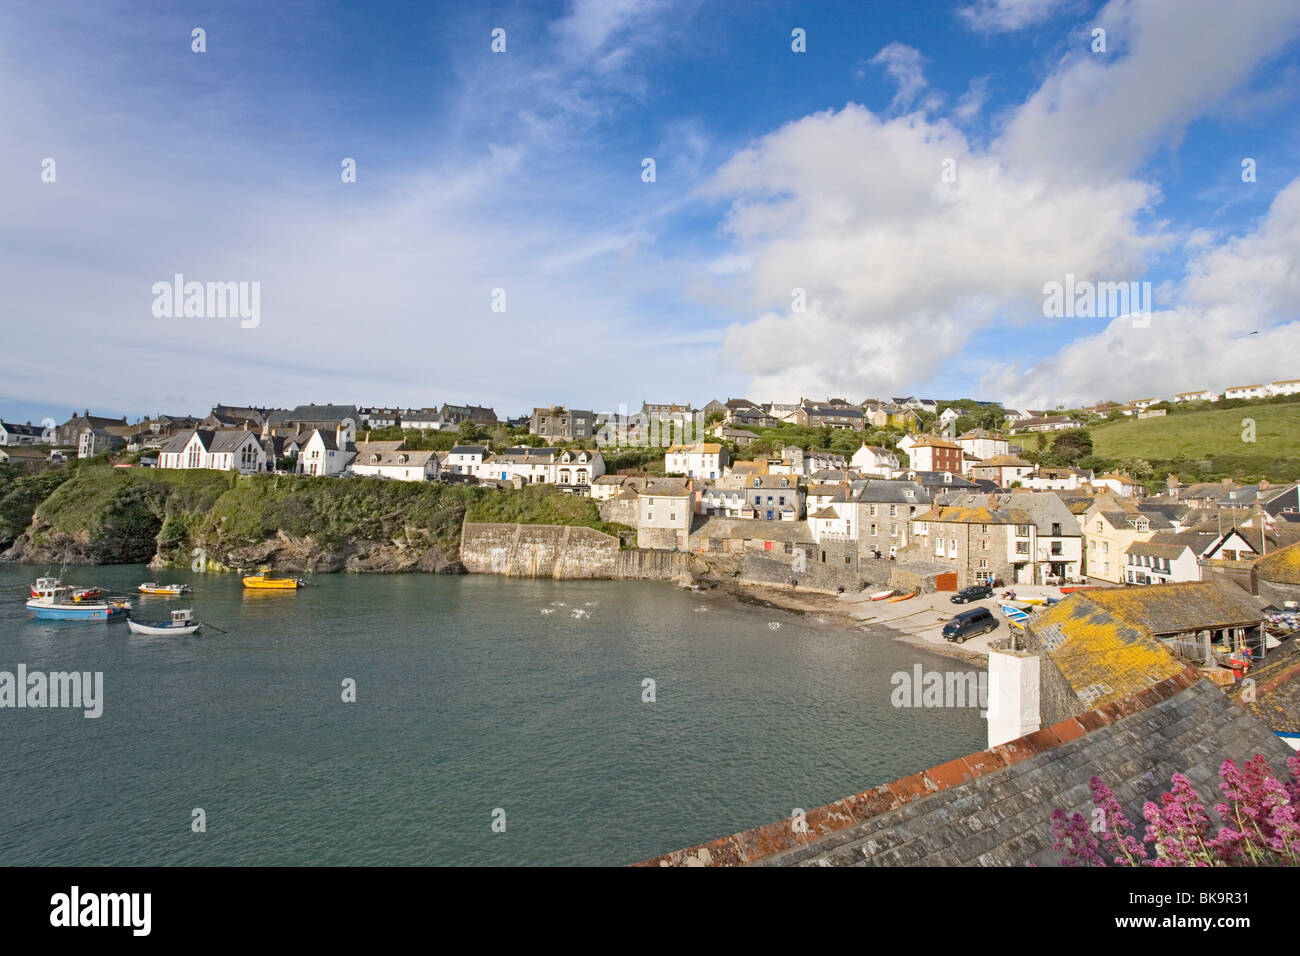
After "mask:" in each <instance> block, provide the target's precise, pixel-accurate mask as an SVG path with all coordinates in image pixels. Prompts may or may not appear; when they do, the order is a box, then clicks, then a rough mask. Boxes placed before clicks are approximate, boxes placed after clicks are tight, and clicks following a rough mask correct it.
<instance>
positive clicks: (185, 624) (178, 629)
mask: <svg viewBox="0 0 1300 956" xmlns="http://www.w3.org/2000/svg"><path fill="white" fill-rule="evenodd" d="M126 626H127V627H129V628H130V629H131V631H132V632H133V633H135V634H150V635H153V636H154V637H181V636H184V635H186V634H193V633H194V632H195V631H197V630H198V629H199V628H200V627H202V626H203V622H202V621H196V620H194V612H193V611H172V617H171V620H170V621H137V620H136V619H135V618H133V617H129V618H127V619H126Z"/></svg>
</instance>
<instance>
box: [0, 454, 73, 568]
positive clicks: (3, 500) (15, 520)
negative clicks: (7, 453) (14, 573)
mask: <svg viewBox="0 0 1300 956" xmlns="http://www.w3.org/2000/svg"><path fill="white" fill-rule="evenodd" d="M72 475H73V472H72V471H71V470H69V469H67V468H49V469H46V470H44V471H36V472H28V471H23V470H20V469H18V468H8V467H7V468H0V549H3V548H7V547H8V546H9V545H10V544H12V543H13V541H14V539H15V538H17V537H18V536H19V535H20V534H22V533H23V532H24V531H26V530H27V526H28V525H29V524H31V523H32V515H33V514H35V513H36V508H37V507H38V506H39V505H40V503H41V502H42V501H44V500H45V499H46V498H48V497H49V496H50V495H52V494H53V493H54V489H56V488H58V487H59V485H61V484H63V483H64V482H65V481H67V480H68V479H69V478H71V477H72Z"/></svg>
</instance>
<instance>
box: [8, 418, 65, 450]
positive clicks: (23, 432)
mask: <svg viewBox="0 0 1300 956" xmlns="http://www.w3.org/2000/svg"><path fill="white" fill-rule="evenodd" d="M52 431H53V429H51V432H52ZM43 434H44V430H43V429H42V428H41V427H40V426H39V425H33V424H32V423H31V422H28V423H27V424H26V425H14V424H11V423H9V422H0V445H35V444H38V443H41V442H43V441H47V439H45V438H44V437H42V436H43Z"/></svg>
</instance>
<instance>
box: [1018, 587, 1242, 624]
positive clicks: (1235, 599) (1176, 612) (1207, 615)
mask: <svg viewBox="0 0 1300 956" xmlns="http://www.w3.org/2000/svg"><path fill="white" fill-rule="evenodd" d="M1057 616H1060V617H1062V618H1070V619H1072V620H1080V621H1083V620H1092V619H1095V620H1096V621H1098V622H1099V623H1110V622H1112V621H1120V622H1122V623H1124V624H1126V625H1128V626H1130V627H1132V628H1133V629H1134V630H1137V631H1139V632H1141V633H1143V634H1146V635H1149V636H1159V635H1166V634H1177V633H1182V632H1184V631H1191V630H1199V629H1203V628H1218V627H1229V626H1235V625H1252V624H1258V623H1259V622H1260V621H1261V620H1263V617H1264V615H1263V614H1262V613H1261V612H1260V610H1259V606H1258V604H1257V603H1256V602H1255V600H1254V599H1253V598H1251V596H1250V595H1249V594H1247V593H1246V592H1245V591H1243V590H1242V589H1241V588H1239V587H1238V586H1237V585H1235V584H1231V583H1229V582H1227V581H1187V582H1183V583H1179V584H1153V585H1149V586H1147V587H1141V588H1098V589H1097V590H1095V591H1076V592H1074V593H1073V594H1071V595H1070V596H1069V597H1068V598H1066V599H1065V600H1063V601H1061V603H1060V604H1057V605H1055V606H1054V607H1052V608H1049V609H1048V610H1047V611H1046V612H1044V613H1043V614H1042V615H1041V616H1039V618H1038V619H1037V620H1038V621H1049V620H1055V619H1056V617H1057Z"/></svg>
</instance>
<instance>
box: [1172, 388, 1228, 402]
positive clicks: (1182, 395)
mask: <svg viewBox="0 0 1300 956" xmlns="http://www.w3.org/2000/svg"><path fill="white" fill-rule="evenodd" d="M1218 400H1219V393H1218V392H1215V391H1211V390H1210V389H1208V388H1203V389H1201V390H1200V391H1199V392H1179V393H1178V394H1177V395H1175V396H1174V404H1175V405H1177V404H1179V403H1181V402H1217V401H1218Z"/></svg>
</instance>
